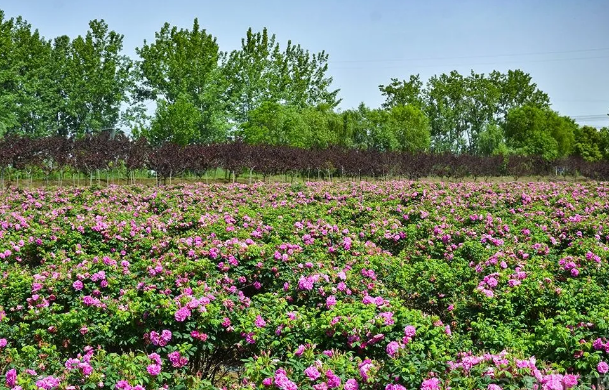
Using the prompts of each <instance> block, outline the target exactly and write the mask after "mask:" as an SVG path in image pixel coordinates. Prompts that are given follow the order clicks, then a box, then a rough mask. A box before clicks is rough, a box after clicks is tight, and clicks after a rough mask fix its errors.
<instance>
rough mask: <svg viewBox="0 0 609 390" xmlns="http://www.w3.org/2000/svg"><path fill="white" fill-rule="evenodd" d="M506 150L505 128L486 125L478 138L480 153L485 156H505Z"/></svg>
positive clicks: (491, 123)
mask: <svg viewBox="0 0 609 390" xmlns="http://www.w3.org/2000/svg"><path fill="white" fill-rule="evenodd" d="M505 150H506V145H505V134H504V132H503V128H502V127H501V126H499V125H498V124H496V123H493V122H490V123H486V124H485V126H484V128H483V130H482V131H481V132H480V136H479V138H478V151H479V152H480V154H481V155H483V156H491V155H496V154H503V152H504V151H505Z"/></svg>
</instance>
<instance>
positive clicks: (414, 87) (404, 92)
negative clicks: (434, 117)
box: [379, 74, 425, 109]
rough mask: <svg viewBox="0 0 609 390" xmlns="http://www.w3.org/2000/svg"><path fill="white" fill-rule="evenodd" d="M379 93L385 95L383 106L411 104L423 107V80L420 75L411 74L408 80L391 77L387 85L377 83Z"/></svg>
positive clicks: (388, 107) (389, 107) (387, 107)
mask: <svg viewBox="0 0 609 390" xmlns="http://www.w3.org/2000/svg"><path fill="white" fill-rule="evenodd" d="M379 89H380V91H381V94H382V95H383V96H384V97H385V102H384V103H383V108H386V109H391V108H393V107H396V106H406V105H413V106H415V107H418V108H423V106H424V102H425V96H424V93H425V91H424V89H423V82H422V81H421V77H420V76H419V75H418V74H417V75H411V76H410V79H409V80H408V81H406V80H402V81H399V80H398V79H396V78H392V79H391V83H390V84H388V85H379Z"/></svg>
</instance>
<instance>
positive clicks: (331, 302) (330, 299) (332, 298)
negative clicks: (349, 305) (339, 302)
mask: <svg viewBox="0 0 609 390" xmlns="http://www.w3.org/2000/svg"><path fill="white" fill-rule="evenodd" d="M334 305H336V297H335V296H334V295H330V296H329V297H328V298H326V307H327V308H328V309H330V308H331V307H332V306H334Z"/></svg>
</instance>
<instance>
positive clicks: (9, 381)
mask: <svg viewBox="0 0 609 390" xmlns="http://www.w3.org/2000/svg"><path fill="white" fill-rule="evenodd" d="M15 383H17V370H15V369H14V368H11V369H10V370H8V371H7V372H6V385H7V386H8V387H15Z"/></svg>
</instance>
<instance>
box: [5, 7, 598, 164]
mask: <svg viewBox="0 0 609 390" xmlns="http://www.w3.org/2000/svg"><path fill="white" fill-rule="evenodd" d="M122 49H123V35H121V34H119V33H117V32H115V31H112V30H111V29H110V28H109V26H108V25H107V24H106V23H105V22H104V21H103V20H93V21H91V22H90V23H89V30H88V31H87V32H86V33H85V34H84V35H82V36H78V37H76V38H71V37H68V36H60V37H56V38H53V39H47V38H44V37H42V36H40V34H39V33H38V31H37V30H35V29H34V28H32V26H31V25H30V24H28V23H27V22H26V21H25V20H23V19H21V18H11V19H7V18H5V16H4V13H3V12H2V11H0V53H2V55H0V137H10V136H15V137H31V138H41V137H54V136H59V137H63V138H66V139H75V140H79V139H81V138H83V137H86V136H88V135H92V134H99V133H101V132H103V131H105V130H109V129H111V130H112V131H114V132H115V133H123V134H128V135H129V136H130V137H131V138H133V139H137V138H139V137H145V138H146V139H147V140H148V142H149V143H150V144H151V145H152V146H154V147H160V146H162V145H164V144H166V143H170V144H176V145H208V144H212V143H226V142H230V141H234V140H237V139H238V140H242V141H243V142H244V143H246V144H252V145H259V144H260V145H262V144H264V145H272V146H285V147H294V148H299V149H323V148H335V149H336V148H339V149H354V150H357V152H358V153H360V152H362V151H368V152H369V153H385V152H407V153H411V154H425V153H436V154H438V153H440V154H441V153H450V154H454V155H461V154H466V155H471V156H496V155H501V156H506V155H525V156H540V157H542V158H543V159H545V160H547V161H553V160H556V159H560V158H565V157H568V156H575V157H579V158H582V159H584V160H586V161H600V160H609V128H603V129H600V130H597V129H595V128H593V127H588V126H583V127H580V126H578V125H577V124H576V123H575V122H574V121H573V120H572V119H571V118H568V117H566V116H562V115H560V114H559V113H557V112H555V111H553V110H551V108H550V107H551V106H550V99H549V97H548V95H547V94H545V93H544V92H543V91H541V90H539V88H537V85H536V84H535V83H533V81H532V79H531V76H530V75H528V74H526V73H525V72H523V71H521V70H511V71H508V72H507V73H501V72H497V71H495V72H491V73H490V74H478V73H475V72H473V71H472V72H471V73H470V74H469V75H461V74H459V73H458V72H456V71H453V72H450V73H449V74H441V75H438V76H433V77H431V78H430V79H429V80H427V81H425V82H424V81H423V80H421V79H420V77H419V76H418V75H413V76H411V77H410V78H409V79H408V80H398V79H392V80H390V83H388V84H387V85H380V86H379V90H380V93H381V94H382V95H383V96H384V97H385V102H384V103H383V105H382V106H381V107H379V108H370V107H366V106H365V105H364V104H361V105H360V106H359V107H357V108H353V109H347V110H342V111H341V110H338V109H337V107H338V105H339V103H340V98H339V90H338V89H334V88H333V87H332V78H331V77H329V76H328V54H326V53H325V52H320V53H311V52H309V51H308V50H306V49H304V48H302V47H301V46H300V45H298V44H294V43H292V42H291V41H288V42H287V44H285V45H283V46H282V45H280V44H279V43H278V42H277V39H276V37H275V36H274V35H272V34H269V32H268V31H267V30H266V29H264V30H263V31H260V32H254V31H252V30H251V29H250V30H248V31H247V32H246V34H245V37H244V38H243V39H242V42H241V47H240V48H239V49H238V50H234V51H232V52H224V51H221V50H220V47H219V45H218V44H217V42H216V38H215V37H214V36H213V35H211V34H210V33H208V32H207V31H206V30H205V29H203V28H201V26H200V25H199V22H198V20H197V19H195V20H194V23H193V25H192V27H191V28H190V29H179V28H178V27H176V26H171V25H169V24H167V23H166V24H165V25H164V26H162V27H161V28H160V30H159V31H158V32H157V33H156V34H155V39H154V40H153V41H152V42H146V41H144V42H143V43H142V45H141V46H140V47H138V48H137V49H136V53H137V57H136V58H129V57H127V56H125V55H124V54H123V52H122ZM150 107H153V109H152V110H151V109H150ZM68 157H69V158H73V156H67V157H66V158H68Z"/></svg>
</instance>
